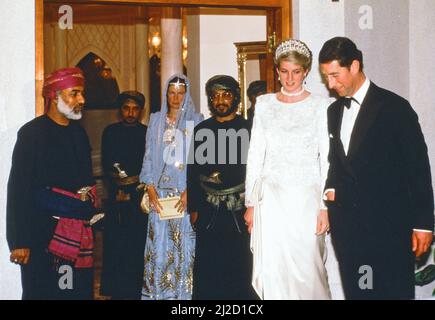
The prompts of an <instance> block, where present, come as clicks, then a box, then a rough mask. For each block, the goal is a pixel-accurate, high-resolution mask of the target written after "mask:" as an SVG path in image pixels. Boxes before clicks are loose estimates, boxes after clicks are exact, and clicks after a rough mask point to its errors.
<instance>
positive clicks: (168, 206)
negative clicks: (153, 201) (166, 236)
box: [159, 196, 184, 220]
mask: <svg viewBox="0 0 435 320" xmlns="http://www.w3.org/2000/svg"><path fill="white" fill-rule="evenodd" d="M178 201H180V197H179V196H178V197H168V198H159V202H160V204H161V205H162V207H163V210H162V211H161V212H160V220H168V219H177V218H183V217H184V212H181V213H180V212H178V211H177V208H175V205H176V204H177V202H178Z"/></svg>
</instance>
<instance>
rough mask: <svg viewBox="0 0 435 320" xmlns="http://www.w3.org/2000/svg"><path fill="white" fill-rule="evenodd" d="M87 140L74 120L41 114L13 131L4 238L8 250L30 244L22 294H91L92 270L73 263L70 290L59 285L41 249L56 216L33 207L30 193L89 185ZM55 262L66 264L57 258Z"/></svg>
mask: <svg viewBox="0 0 435 320" xmlns="http://www.w3.org/2000/svg"><path fill="white" fill-rule="evenodd" d="M90 151H91V148H90V144H89V139H88V136H87V135H86V132H85V131H84V130H83V128H82V127H80V126H79V125H78V124H77V123H76V122H74V121H71V122H70V124H69V125H68V126H61V125H59V124H57V123H55V122H54V121H52V120H51V119H50V118H49V117H48V116H46V115H43V116H40V117H37V118H35V119H33V120H32V121H30V122H28V123H27V124H25V125H24V126H23V127H22V128H21V129H20V130H19V131H18V138H17V142H16V144H15V148H14V152H13V156H12V168H11V172H10V176H9V181H8V195H7V230H6V233H7V240H8V244H9V248H10V250H13V249H20V248H30V260H29V263H28V264H27V265H23V266H21V277H22V286H23V296H22V297H23V299H92V297H93V289H92V286H93V271H92V269H91V268H85V269H75V268H73V272H74V273H73V289H65V290H61V289H60V288H59V284H58V282H59V278H60V277H61V276H62V275H63V273H62V274H59V273H58V272H57V271H56V270H55V268H54V263H53V262H54V261H53V260H54V259H53V256H52V255H50V254H48V253H47V247H48V243H49V241H50V240H51V238H52V236H53V231H54V228H55V226H56V223H57V220H55V219H54V218H52V216H51V215H50V214H48V213H47V212H43V210H42V209H37V208H36V206H35V201H34V199H33V198H32V197H33V196H34V194H35V191H37V190H40V189H41V188H44V187H46V186H50V187H58V188H61V189H64V190H68V191H70V192H73V193H75V192H77V190H78V189H80V188H81V187H83V186H90V185H94V184H95V182H94V180H93V177H92V167H91V155H90ZM61 264H70V263H67V262H64V261H62V262H61Z"/></svg>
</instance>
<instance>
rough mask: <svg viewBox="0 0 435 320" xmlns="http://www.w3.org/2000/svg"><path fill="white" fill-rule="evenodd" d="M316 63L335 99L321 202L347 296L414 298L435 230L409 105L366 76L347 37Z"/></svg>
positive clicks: (421, 147)
mask: <svg viewBox="0 0 435 320" xmlns="http://www.w3.org/2000/svg"><path fill="white" fill-rule="evenodd" d="M319 63H320V69H321V72H322V74H323V75H324V77H325V79H326V81H327V83H328V86H329V89H331V90H335V91H336V92H337V94H338V95H339V96H340V99H338V100H337V101H335V102H334V103H333V104H332V105H331V106H330V107H329V110H328V131H329V141H330V151H329V162H330V168H329V173H328V179H327V181H326V185H325V200H327V201H326V203H327V205H328V210H329V219H330V228H331V236H332V242H333V245H334V247H335V250H336V255H337V259H338V262H339V266H340V273H341V278H342V281H343V288H344V292H345V296H346V298H347V299H412V298H414V262H415V257H416V256H417V257H419V256H421V255H422V254H423V253H424V252H426V251H427V250H428V249H429V248H430V245H431V242H432V233H433V226H434V216H433V213H434V198H433V191H432V185H431V174H430V166H429V159H428V156H427V147H426V144H425V141H424V137H423V134H422V132H421V128H420V125H419V123H418V118H417V115H416V113H415V112H414V110H413V109H412V107H411V106H410V104H409V102H408V101H406V100H405V99H403V98H402V97H400V96H398V95H396V94H394V93H392V92H390V91H387V90H385V89H382V88H379V87H378V86H376V85H375V84H374V83H373V82H371V81H369V79H367V78H366V76H365V74H364V72H363V58H362V53H361V51H360V50H358V49H357V47H356V45H355V44H354V43H353V42H352V41H351V40H350V39H348V38H343V37H336V38H333V39H330V40H328V41H327V42H326V43H325V44H324V45H323V47H322V49H321V51H320V54H319Z"/></svg>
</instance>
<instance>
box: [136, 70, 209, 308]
mask: <svg viewBox="0 0 435 320" xmlns="http://www.w3.org/2000/svg"><path fill="white" fill-rule="evenodd" d="M202 120H203V116H202V115H201V114H200V113H197V112H196V111H195V106H194V104H193V101H192V99H191V96H190V83H189V80H188V79H187V78H186V77H185V76H184V75H174V76H171V77H170V78H169V81H168V82H167V85H166V86H165V92H164V94H163V101H162V106H161V110H160V111H159V112H156V113H153V114H151V118H150V122H149V126H148V131H147V136H146V150H145V156H144V161H143V165H142V171H141V174H140V180H141V182H143V183H145V184H146V185H147V192H148V196H149V199H150V207H151V212H150V214H149V219H148V230H147V239H146V245H145V258H144V259H145V267H144V285H143V288H142V299H143V300H188V299H191V296H192V268H193V259H194V255H195V233H194V231H193V230H192V226H191V224H190V219H189V215H188V214H185V215H184V217H183V218H174V219H169V220H161V219H160V215H159V212H160V208H161V203H160V202H159V200H158V199H159V198H165V197H168V196H172V195H176V196H180V201H179V202H178V203H177V204H176V206H177V209H178V210H179V211H182V212H185V211H186V199H187V195H186V191H185V190H186V164H187V153H188V151H189V144H190V139H191V137H192V133H193V128H194V127H195V125H197V124H198V123H199V122H201V121H202Z"/></svg>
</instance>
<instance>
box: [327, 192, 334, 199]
mask: <svg viewBox="0 0 435 320" xmlns="http://www.w3.org/2000/svg"><path fill="white" fill-rule="evenodd" d="M326 200H327V201H335V191H328V192H327V193H326Z"/></svg>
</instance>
